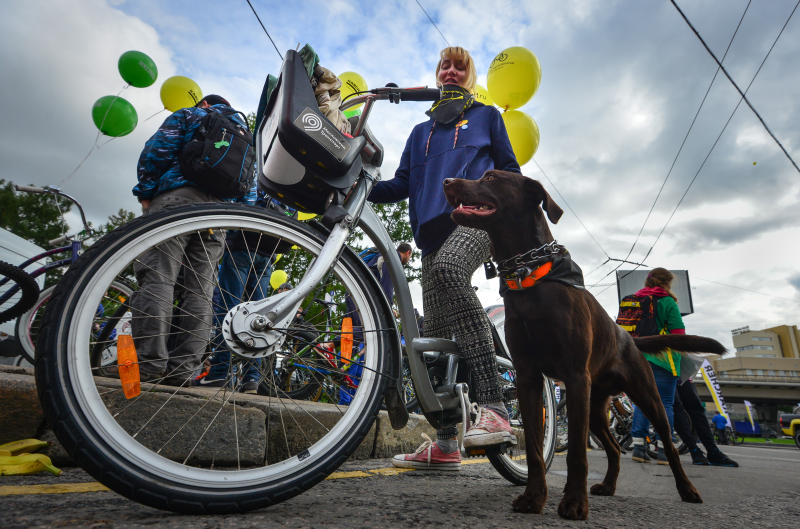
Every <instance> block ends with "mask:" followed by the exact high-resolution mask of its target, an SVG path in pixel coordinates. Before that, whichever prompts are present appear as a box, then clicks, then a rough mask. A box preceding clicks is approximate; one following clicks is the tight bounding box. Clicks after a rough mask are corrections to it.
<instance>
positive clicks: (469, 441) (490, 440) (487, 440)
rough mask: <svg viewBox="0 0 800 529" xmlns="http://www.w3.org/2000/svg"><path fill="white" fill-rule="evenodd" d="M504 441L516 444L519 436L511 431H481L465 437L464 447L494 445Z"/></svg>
mask: <svg viewBox="0 0 800 529" xmlns="http://www.w3.org/2000/svg"><path fill="white" fill-rule="evenodd" d="M503 443H512V444H516V443H517V438H516V436H515V435H514V434H513V433H511V432H492V433H479V434H475V435H468V436H466V437H464V448H477V447H483V446H493V445H499V444H503Z"/></svg>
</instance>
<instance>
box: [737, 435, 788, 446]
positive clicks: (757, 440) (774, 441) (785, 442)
mask: <svg viewBox="0 0 800 529" xmlns="http://www.w3.org/2000/svg"><path fill="white" fill-rule="evenodd" d="M744 442H745V443H764V444H774V445H794V440H792V439H764V438H763V437H745V438H744Z"/></svg>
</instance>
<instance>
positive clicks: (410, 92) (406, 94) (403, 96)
mask: <svg viewBox="0 0 800 529" xmlns="http://www.w3.org/2000/svg"><path fill="white" fill-rule="evenodd" d="M440 96H441V92H439V89H438V88H407V89H405V90H402V91H401V92H400V100H401V101H436V100H437V99H439V97H440Z"/></svg>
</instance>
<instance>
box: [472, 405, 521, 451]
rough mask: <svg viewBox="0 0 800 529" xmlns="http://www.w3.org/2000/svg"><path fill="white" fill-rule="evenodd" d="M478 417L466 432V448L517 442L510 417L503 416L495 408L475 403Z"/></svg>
mask: <svg viewBox="0 0 800 529" xmlns="http://www.w3.org/2000/svg"><path fill="white" fill-rule="evenodd" d="M474 409H475V410H476V413H477V417H476V418H475V422H474V423H473V424H472V425H471V426H470V428H469V430H467V433H465V434H464V448H477V447H482V446H492V445H498V444H503V443H516V441H517V439H516V436H515V435H514V430H512V429H511V424H510V423H509V422H508V419H506V418H503V417H501V416H500V415H498V414H497V412H495V411H494V410H491V409H489V408H482V407H480V408H479V407H478V406H477V405H474Z"/></svg>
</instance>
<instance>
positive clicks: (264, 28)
mask: <svg viewBox="0 0 800 529" xmlns="http://www.w3.org/2000/svg"><path fill="white" fill-rule="evenodd" d="M245 1H246V2H247V5H249V6H250V10H251V11H253V14H254V15H255V16H256V20H258V23H259V24H261V29H263V30H264V33H266V34H267V38H268V39H269V41H270V42H271V43H272V47H273V48H275V52H276V53H277V54H278V57H280V58H281V60H283V55H282V54H281V51H280V50H279V49H278V46H276V45H275V41H274V40H272V35H270V34H269V31H267V27H266V26H265V25H264V23H263V22H261V17H260V16H258V13H256V8H255V7H253V4H251V3H250V0H245Z"/></svg>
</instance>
